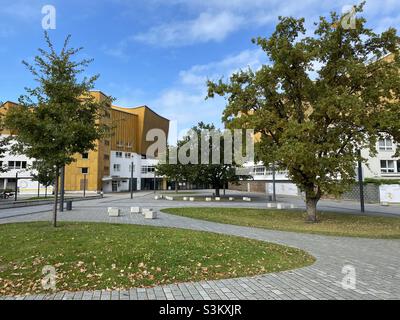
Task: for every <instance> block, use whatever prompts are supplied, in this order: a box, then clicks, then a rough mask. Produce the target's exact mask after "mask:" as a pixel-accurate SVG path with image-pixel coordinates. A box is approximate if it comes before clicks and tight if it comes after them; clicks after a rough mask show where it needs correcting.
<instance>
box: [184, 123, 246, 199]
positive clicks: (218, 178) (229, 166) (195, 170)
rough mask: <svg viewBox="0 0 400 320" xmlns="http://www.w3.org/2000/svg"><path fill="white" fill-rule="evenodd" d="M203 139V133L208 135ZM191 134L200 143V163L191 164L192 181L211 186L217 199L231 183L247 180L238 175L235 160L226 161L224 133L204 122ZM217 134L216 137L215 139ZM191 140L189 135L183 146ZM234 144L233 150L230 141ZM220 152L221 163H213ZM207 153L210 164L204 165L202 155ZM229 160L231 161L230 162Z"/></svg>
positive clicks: (194, 128) (195, 127)
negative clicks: (215, 154)
mask: <svg viewBox="0 0 400 320" xmlns="http://www.w3.org/2000/svg"><path fill="white" fill-rule="evenodd" d="M207 132H209V133H210V134H206V135H204V137H203V140H204V141H202V133H203V134H204V133H207ZM191 134H194V135H195V136H196V138H197V141H199V143H198V144H197V146H198V149H197V151H198V161H197V164H190V165H189V170H190V177H191V179H192V181H194V182H195V183H199V184H205V185H211V186H212V187H213V189H214V190H215V195H216V196H217V197H219V196H220V189H222V188H224V186H225V185H226V184H227V183H229V182H231V183H237V182H238V181H239V179H240V178H245V177H244V176H239V175H237V174H236V169H237V168H238V167H239V166H238V165H237V164H236V163H235V161H234V159H225V154H224V153H225V152H224V151H225V141H224V139H225V136H224V135H223V133H222V131H221V130H219V129H216V128H215V126H214V124H205V123H203V122H199V123H198V124H197V126H194V127H192V129H191ZM213 134H215V137H213ZM213 139H218V141H216V142H214V145H213ZM189 140H190V135H187V136H186V137H185V138H184V140H183V142H181V144H184V143H186V142H187V141H189ZM215 143H216V144H217V146H218V149H216V148H215ZM229 143H232V150H233V141H232V142H231V141H229ZM218 150H219V161H218V163H215V161H213V159H212V158H213V153H215V152H216V151H218ZM204 152H207V154H206V155H205V157H204V158H207V157H208V163H204V161H202V159H201V154H202V153H204ZM228 160H229V161H228Z"/></svg>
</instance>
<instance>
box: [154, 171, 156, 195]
mask: <svg viewBox="0 0 400 320" xmlns="http://www.w3.org/2000/svg"><path fill="white" fill-rule="evenodd" d="M153 183H154V193H156V167H154V182H153Z"/></svg>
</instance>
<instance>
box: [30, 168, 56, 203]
mask: <svg viewBox="0 0 400 320" xmlns="http://www.w3.org/2000/svg"><path fill="white" fill-rule="evenodd" d="M32 169H33V170H35V171H36V172H32V173H31V175H32V180H33V181H37V182H39V183H40V184H41V185H42V186H44V187H45V188H46V194H45V196H47V188H48V187H49V186H51V185H54V183H55V181H56V169H55V167H53V166H51V165H50V166H49V165H47V163H46V162H44V161H35V162H34V164H33V165H32Z"/></svg>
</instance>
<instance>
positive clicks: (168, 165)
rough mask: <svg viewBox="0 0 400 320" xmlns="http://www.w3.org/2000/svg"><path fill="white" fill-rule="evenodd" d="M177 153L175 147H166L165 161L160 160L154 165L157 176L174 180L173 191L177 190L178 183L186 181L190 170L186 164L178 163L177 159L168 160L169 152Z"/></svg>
mask: <svg viewBox="0 0 400 320" xmlns="http://www.w3.org/2000/svg"><path fill="white" fill-rule="evenodd" d="M175 153H177V147H175V146H170V147H168V148H167V155H166V157H165V159H166V160H165V161H160V162H159V164H158V165H157V166H156V172H157V175H159V176H164V177H166V178H167V179H168V180H170V181H174V182H175V192H178V190H179V183H181V182H187V181H188V180H189V179H190V170H189V168H188V167H187V166H185V165H183V164H181V163H179V161H170V160H171V159H170V157H169V155H170V154H175Z"/></svg>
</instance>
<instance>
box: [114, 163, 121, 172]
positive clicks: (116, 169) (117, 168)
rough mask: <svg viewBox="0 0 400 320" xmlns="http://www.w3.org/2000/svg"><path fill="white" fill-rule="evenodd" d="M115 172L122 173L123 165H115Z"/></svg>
mask: <svg viewBox="0 0 400 320" xmlns="http://www.w3.org/2000/svg"><path fill="white" fill-rule="evenodd" d="M114 171H116V172H118V171H121V165H120V164H114Z"/></svg>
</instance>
